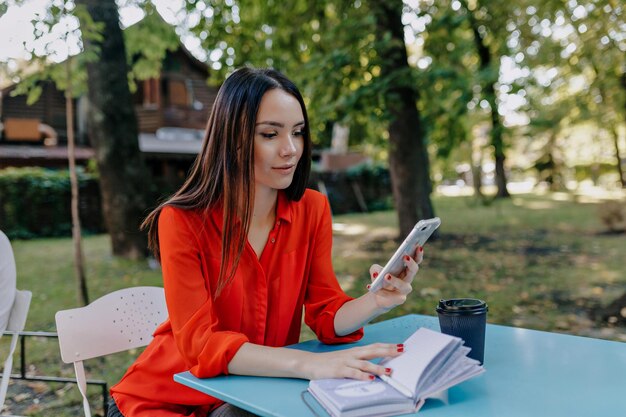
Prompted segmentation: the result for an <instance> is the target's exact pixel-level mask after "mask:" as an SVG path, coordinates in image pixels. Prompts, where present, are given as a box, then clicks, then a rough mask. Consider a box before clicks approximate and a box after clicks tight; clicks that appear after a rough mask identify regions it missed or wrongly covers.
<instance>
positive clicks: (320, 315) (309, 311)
mask: <svg viewBox="0 0 626 417" xmlns="http://www.w3.org/2000/svg"><path fill="white" fill-rule="evenodd" d="M322 199H323V201H324V203H323V210H322V213H321V219H320V221H319V222H318V226H317V230H316V232H315V238H314V241H313V245H314V250H313V259H312V260H311V274H310V277H309V283H308V286H307V291H306V296H305V300H304V305H305V316H304V321H305V323H306V324H307V325H308V326H309V327H310V328H311V329H312V330H313V331H314V332H315V334H316V335H317V337H318V339H319V340H320V341H321V342H323V343H328V344H334V343H346V342H354V341H356V340H359V339H361V338H362V337H363V329H362V328H361V329H359V330H356V331H354V332H353V333H350V334H348V335H345V336H337V334H336V333H335V314H336V313H337V310H339V308H341V306H342V305H344V303H346V302H348V301H350V300H352V297H349V296H348V295H346V294H345V293H344V292H343V290H342V289H341V287H340V286H339V283H338V282H337V277H336V276H335V272H334V270H333V265H332V240H333V236H332V218H331V215H330V206H329V205H328V200H327V199H326V198H324V197H322Z"/></svg>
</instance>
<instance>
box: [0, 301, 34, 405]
mask: <svg viewBox="0 0 626 417" xmlns="http://www.w3.org/2000/svg"><path fill="white" fill-rule="evenodd" d="M32 296H33V294H32V293H31V292H30V291H23V290H17V291H16V292H15V299H14V300H13V307H12V308H11V314H10V315H9V323H8V324H7V329H6V330H7V332H11V333H13V334H12V335H11V346H10V348H9V355H8V356H7V358H6V360H5V361H4V371H3V372H2V382H0V411H2V408H3V407H4V400H5V398H6V394H7V389H8V387H9V378H10V377H11V370H12V369H13V353H14V352H15V347H16V346H17V341H18V339H19V336H20V332H21V331H22V330H24V325H26V317H27V316H28V309H29V308H30V300H31V298H32Z"/></svg>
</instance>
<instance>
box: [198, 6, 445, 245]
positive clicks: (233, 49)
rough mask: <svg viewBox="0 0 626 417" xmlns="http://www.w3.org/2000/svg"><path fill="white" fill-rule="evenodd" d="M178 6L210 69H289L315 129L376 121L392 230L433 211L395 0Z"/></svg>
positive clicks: (322, 130) (412, 78) (405, 230)
mask: <svg viewBox="0 0 626 417" xmlns="http://www.w3.org/2000/svg"><path fill="white" fill-rule="evenodd" d="M186 10H187V13H188V19H189V20H192V21H195V22H197V24H195V25H193V26H192V27H190V28H189V30H190V31H191V32H192V33H194V34H195V35H197V36H198V37H199V38H200V39H201V40H202V41H203V45H204V46H205V47H206V48H207V49H208V50H209V54H208V56H209V64H210V65H211V67H212V68H213V69H214V70H215V71H216V72H218V73H222V74H224V75H226V74H228V73H229V72H230V71H232V70H233V69H234V68H236V67H239V66H241V65H254V66H273V67H275V68H277V69H279V70H281V71H284V72H285V73H287V74H288V75H290V76H291V78H293V79H294V81H296V82H297V84H298V85H300V87H301V88H302V89H303V90H304V92H305V95H306V96H307V99H308V101H309V108H310V110H311V114H312V117H311V119H312V123H313V126H311V128H312V130H313V131H314V132H316V133H321V134H322V135H324V134H325V131H326V130H327V126H328V124H330V123H335V122H340V121H341V122H344V123H345V122H347V123H367V124H370V125H372V126H376V127H375V128H374V131H377V132H380V131H381V130H383V129H384V131H385V132H384V133H383V135H384V136H386V137H388V138H389V140H388V144H387V153H388V158H389V166H390V171H391V177H392V183H393V188H394V197H395V200H396V207H397V210H398V217H399V221H400V232H401V234H406V233H408V231H409V230H410V228H412V227H413V225H414V224H415V222H416V221H417V219H418V218H425V217H432V216H433V214H434V213H433V208H432V204H431V201H430V193H431V180H430V175H429V161H428V153H427V147H426V141H425V137H424V132H423V127H422V124H421V123H422V122H421V117H420V114H419V111H418V109H417V106H416V103H417V100H418V98H419V95H418V87H417V81H416V77H415V69H413V68H411V67H410V66H409V64H408V62H407V52H406V45H405V43H404V35H403V27H404V26H403V24H402V20H401V16H402V11H403V4H402V2H401V1H399V0H398V1H395V2H393V3H389V2H385V3H384V4H382V3H381V2H374V1H364V2H341V1H332V0H326V1H318V2H309V1H305V0H288V1H283V2H280V3H279V2H275V1H268V2H267V3H265V4H264V5H263V6H261V5H259V3H258V2H255V1H252V0H239V1H237V2H235V1H217V0H215V1H211V2H209V4H208V5H207V4H205V3H197V2H192V1H187V2H186ZM294 28H297V29H294ZM218 78H219V77H218ZM375 140H376V139H375ZM377 140H378V141H380V137H379V138H378V139H377Z"/></svg>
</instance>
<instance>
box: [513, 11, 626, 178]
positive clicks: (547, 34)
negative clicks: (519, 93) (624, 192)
mask: <svg viewBox="0 0 626 417" xmlns="http://www.w3.org/2000/svg"><path fill="white" fill-rule="evenodd" d="M518 20H519V23H520V24H519V25H518V27H519V28H520V30H521V33H522V36H521V37H520V41H521V45H520V48H519V53H521V54H523V56H524V61H523V62H524V64H526V65H528V66H530V67H532V68H534V69H535V71H536V72H537V73H540V74H543V78H544V79H547V81H544V82H547V83H549V84H550V86H552V85H554V86H555V88H558V89H560V90H561V98H559V99H558V103H555V104H554V105H555V106H557V105H558V106H562V105H563V96H564V95H566V96H571V97H572V98H573V99H575V103H574V104H572V107H571V110H572V112H573V114H572V118H571V123H583V122H586V121H590V122H592V123H594V124H595V125H597V126H598V130H599V132H602V131H604V132H605V133H606V135H607V136H608V137H610V138H611V139H612V142H613V152H614V155H615V161H616V162H615V166H616V171H617V173H618V175H619V179H620V182H621V184H622V187H624V186H626V175H625V173H624V169H623V166H622V164H623V162H622V161H623V159H624V158H623V157H622V154H623V152H622V150H621V149H620V136H619V132H620V130H621V129H623V128H624V127H626V85H624V84H623V82H622V80H623V79H624V77H625V75H624V74H625V73H626V40H625V39H624V27H623V21H624V8H623V6H621V5H620V4H619V2H616V1H613V0H598V1H594V2H582V1H577V0H572V1H563V0H550V1H545V2H538V1H537V2H532V3H529V5H528V7H527V8H525V9H524V13H521V14H520V15H519V16H518ZM546 74H549V76H547V77H546ZM562 86H565V87H566V88H563V87H562ZM563 90H566V91H563ZM544 92H545V91H544ZM542 94H543V93H542ZM538 100H539V99H538ZM538 100H537V101H538ZM544 101H545V99H544ZM571 102H572V100H570V103H571ZM620 128H621V129H620ZM591 145H592V144H590V146H591Z"/></svg>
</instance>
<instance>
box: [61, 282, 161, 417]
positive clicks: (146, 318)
mask: <svg viewBox="0 0 626 417" xmlns="http://www.w3.org/2000/svg"><path fill="white" fill-rule="evenodd" d="M166 318H167V307H166V305H165V294H164V292H163V288H160V287H132V288H126V289H123V290H118V291H114V292H112V293H110V294H107V295H104V296H102V297H100V298H98V299H97V300H95V301H94V302H92V303H91V304H89V305H88V306H85V307H81V308H74V309H71V310H62V311H58V312H57V313H56V315H55V319H56V324H57V334H58V337H59V347H60V348H61V359H62V360H63V362H65V363H73V364H74V371H75V372H76V381H77V384H78V389H79V390H80V393H81V394H82V396H83V408H84V409H85V416H86V417H91V411H90V408H89V402H88V400H87V382H86V379H85V368H84V367H83V361H84V360H86V359H91V358H96V357H99V356H104V355H109V354H112V353H116V352H121V351H124V350H128V349H132V348H137V347H142V346H146V345H147V344H148V343H149V342H150V341H151V340H152V333H153V332H154V330H155V329H156V327H157V326H158V325H159V324H160V323H162V322H163V321H165V319H166Z"/></svg>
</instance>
